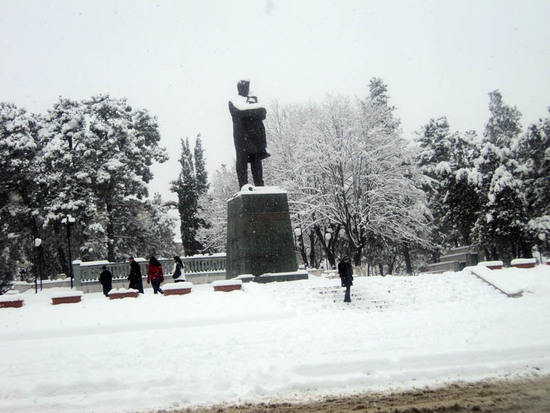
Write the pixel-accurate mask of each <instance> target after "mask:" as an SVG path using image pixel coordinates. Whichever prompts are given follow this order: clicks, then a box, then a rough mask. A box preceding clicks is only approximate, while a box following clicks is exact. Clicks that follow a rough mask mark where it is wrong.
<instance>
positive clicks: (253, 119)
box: [229, 97, 269, 159]
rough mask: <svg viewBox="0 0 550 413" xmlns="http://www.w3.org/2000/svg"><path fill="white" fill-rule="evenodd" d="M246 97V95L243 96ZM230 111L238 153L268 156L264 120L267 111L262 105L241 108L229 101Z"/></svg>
mask: <svg viewBox="0 0 550 413" xmlns="http://www.w3.org/2000/svg"><path fill="white" fill-rule="evenodd" d="M242 98H243V99H246V97H242ZM229 112H230V113H231V117H232V119H233V140H234V142H235V149H236V151H237V152H238V153H241V152H244V153H246V155H248V156H250V155H259V156H260V159H264V158H267V157H268V156H269V154H268V153H267V151H266V147H267V140H266V135H265V127H264V124H263V120H264V119H265V117H266V114H267V111H266V110H265V108H263V107H261V106H251V107H250V109H246V110H241V109H239V108H237V107H236V106H235V105H234V104H233V102H231V101H229Z"/></svg>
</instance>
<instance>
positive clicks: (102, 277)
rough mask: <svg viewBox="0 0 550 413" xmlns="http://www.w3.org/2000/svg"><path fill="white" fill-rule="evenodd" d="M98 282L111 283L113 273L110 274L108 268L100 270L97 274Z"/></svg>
mask: <svg viewBox="0 0 550 413" xmlns="http://www.w3.org/2000/svg"><path fill="white" fill-rule="evenodd" d="M99 282H100V283H101V284H102V285H111V284H112V282H113V274H111V272H110V271H109V270H103V271H101V274H99Z"/></svg>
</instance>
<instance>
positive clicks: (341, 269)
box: [338, 256, 353, 303]
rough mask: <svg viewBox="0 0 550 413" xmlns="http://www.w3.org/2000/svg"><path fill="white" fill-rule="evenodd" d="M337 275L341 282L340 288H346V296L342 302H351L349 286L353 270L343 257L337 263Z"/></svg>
mask: <svg viewBox="0 0 550 413" xmlns="http://www.w3.org/2000/svg"><path fill="white" fill-rule="evenodd" d="M338 275H340V280H341V281H342V287H346V294H345V296H344V302H345V303H350V302H351V286H352V285H353V268H352V267H351V263H350V262H349V257H347V256H345V257H343V258H342V260H341V261H340V262H339V263H338Z"/></svg>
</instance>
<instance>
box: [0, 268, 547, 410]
mask: <svg viewBox="0 0 550 413" xmlns="http://www.w3.org/2000/svg"><path fill="white" fill-rule="evenodd" d="M485 270H486V271H489V272H490V270H487V269H485ZM497 274H498V276H499V278H498V279H497V280H496V281H497V282H498V283H499V284H500V285H501V286H502V287H503V288H509V289H511V288H521V289H523V290H524V294H523V296H522V297H521V298H516V299H511V298H508V297H506V296H505V295H504V294H501V293H499V292H497V291H496V290H495V289H494V288H492V287H490V286H488V285H487V284H486V283H484V282H483V281H481V280H480V279H479V278H477V277H475V276H474V275H472V274H471V273H470V271H468V270H465V271H462V272H460V273H445V274H422V275H419V276H415V277H397V276H393V277H356V278H355V280H354V286H353V287H352V300H353V301H352V302H351V303H344V302H343V299H344V290H343V289H342V288H341V287H340V285H339V284H340V283H339V280H337V279H327V278H324V277H311V278H310V279H308V280H302V281H293V282H279V283H269V284H258V283H254V282H252V283H248V284H246V289H245V290H244V291H242V292H241V293H239V294H219V293H216V292H214V291H213V289H212V286H211V285H208V284H206V285H196V286H193V293H192V294H187V295H184V296H172V297H164V296H162V295H160V294H157V295H154V294H152V291H151V289H149V288H148V289H146V290H145V294H142V295H140V298H139V299H134V300H105V298H104V297H103V295H102V294H100V293H96V294H86V296H85V299H84V300H82V302H81V303H79V304H78V305H67V306H52V305H51V304H50V298H51V296H52V295H53V294H56V293H58V292H60V291H52V290H55V289H52V290H45V291H42V292H40V293H39V294H34V291H32V292H31V291H29V292H26V293H24V294H22V296H24V297H25V305H24V306H23V307H22V308H17V309H15V308H13V309H12V308H3V309H0V317H1V318H0V320H1V325H2V329H0V342H1V343H2V357H1V358H0V371H2V374H1V375H0V411H6V412H8V411H9V412H15V413H28V412H29V413H30V412H36V411H40V412H43V413H51V412H56V413H64V412H77V411H78V412H99V413H106V412H124V411H133V412H139V411H142V412H143V411H147V410H160V409H168V410H170V409H175V408H180V409H181V408H185V407H190V406H196V405H205V404H211V403H217V402H234V403H238V402H259V401H270V400H274V399H276V400H280V399H285V400H291V401H292V400H303V399H305V398H312V397H319V396H323V395H331V394H332V395H334V394H336V395H344V394H350V393H355V392H359V391H368V390H399V389H406V388H412V387H422V386H425V385H442V384H445V383H448V382H452V381H456V380H465V381H467V380H478V379H483V378H487V377H494V376H503V375H508V374H531V373H534V374H550V323H548V314H550V266H547V265H545V266H538V267H536V268H534V269H527V270H526V269H523V270H519V269H514V268H509V269H504V270H500V271H498V272H497V271H493V272H491V275H497ZM58 290H63V289H58Z"/></svg>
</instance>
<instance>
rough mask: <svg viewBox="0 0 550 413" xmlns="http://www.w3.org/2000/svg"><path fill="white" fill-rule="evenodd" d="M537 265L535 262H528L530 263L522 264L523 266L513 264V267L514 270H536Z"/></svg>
mask: <svg viewBox="0 0 550 413" xmlns="http://www.w3.org/2000/svg"><path fill="white" fill-rule="evenodd" d="M535 265H536V263H534V262H528V263H521V264H513V265H512V267H514V268H535Z"/></svg>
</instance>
